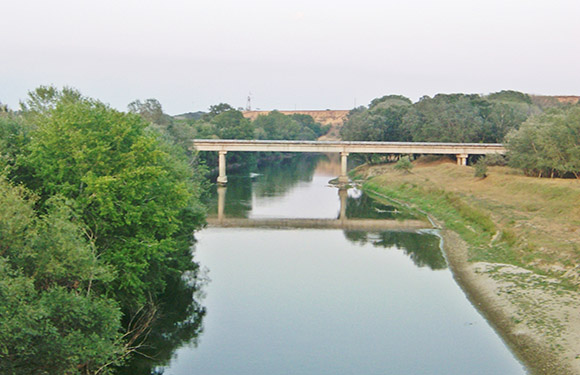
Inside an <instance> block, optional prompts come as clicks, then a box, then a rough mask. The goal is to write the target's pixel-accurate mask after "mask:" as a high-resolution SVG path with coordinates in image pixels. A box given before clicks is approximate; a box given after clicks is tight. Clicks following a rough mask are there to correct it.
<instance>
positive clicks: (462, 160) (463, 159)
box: [456, 154, 469, 166]
mask: <svg viewBox="0 0 580 375" xmlns="http://www.w3.org/2000/svg"><path fill="white" fill-rule="evenodd" d="M456 156H457V165H463V166H466V165H467V157H468V156H469V155H467V154H457V155H456Z"/></svg>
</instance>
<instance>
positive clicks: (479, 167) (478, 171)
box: [475, 159, 487, 178]
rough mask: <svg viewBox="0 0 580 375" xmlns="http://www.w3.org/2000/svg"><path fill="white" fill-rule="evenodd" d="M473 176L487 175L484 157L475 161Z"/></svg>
mask: <svg viewBox="0 0 580 375" xmlns="http://www.w3.org/2000/svg"><path fill="white" fill-rule="evenodd" d="M475 177H479V178H485V177H487V163H486V162H485V159H480V160H479V161H478V162H477V163H475Z"/></svg>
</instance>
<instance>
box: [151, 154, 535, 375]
mask: <svg viewBox="0 0 580 375" xmlns="http://www.w3.org/2000/svg"><path fill="white" fill-rule="evenodd" d="M338 174H339V166H338V164H337V163H333V162H330V161H328V160H325V159H321V160H317V159H312V158H305V159H301V160H299V161H296V160H295V159H292V160H289V161H286V162H284V163H280V164H277V165H275V166H271V167H270V168H265V169H263V170H262V171H261V174H260V175H257V176H253V178H249V177H243V176H241V177H236V176H232V175H230V176H228V178H229V184H228V187H227V189H226V190H225V191H222V199H223V198H225V206H224V208H223V209H222V210H223V212H222V215H225V216H226V217H236V218H248V219H264V218H281V217H284V218H324V219H337V218H338V217H339V216H340V215H341V197H340V194H339V193H338V189H336V188H334V187H330V186H328V181H329V180H330V179H331V178H334V177H336V176H337V175H338ZM216 195H217V194H216ZM346 197H347V199H344V198H343V199H342V204H343V205H344V203H345V201H346V207H342V208H343V210H342V212H343V214H344V213H346V216H347V217H348V218H356V217H359V218H367V219H368V218H371V219H380V218H393V217H397V216H399V217H403V218H404V217H406V216H405V215H408V214H406V213H405V212H403V210H402V209H401V208H400V207H393V206H390V205H384V204H380V203H377V202H374V201H372V200H370V199H369V198H368V197H366V196H364V195H362V194H361V193H360V192H359V191H357V190H354V189H351V190H349V191H348V192H347V195H346ZM223 203H224V202H222V204H223ZM217 212H218V204H217V203H216V205H215V207H214V214H215V215H217ZM196 237H197V238H198V243H197V246H196V258H197V261H198V262H200V264H201V266H202V267H203V268H204V270H205V273H206V275H207V277H208V278H209V281H208V282H207V284H206V285H205V287H204V289H203V291H204V293H205V297H204V298H203V300H202V301H201V304H202V305H203V306H205V308H206V315H205V316H204V318H203V329H202V332H201V333H200V334H199V335H198V336H197V338H196V339H195V340H192V343H190V344H186V345H183V346H182V347H180V348H178V349H177V350H176V351H175V352H174V354H173V359H172V360H171V361H170V362H169V364H168V365H167V366H165V367H158V368H157V369H156V370H157V371H159V372H163V373H164V374H167V375H170V374H175V375H178V374H179V375H185V374H204V375H211V374H252V375H257V374H317V375H320V374H333V375H337V374H524V373H525V371H524V369H523V367H522V365H521V364H520V363H519V362H518V361H517V360H516V359H515V358H514V357H513V355H512V354H511V353H510V351H509V350H508V349H507V348H506V346H505V345H504V343H503V342H502V340H501V339H500V338H499V337H498V335H497V334H496V333H495V332H494V331H493V330H492V329H491V328H490V326H489V325H488V323H487V322H486V321H485V319H483V318H482V317H481V316H480V315H479V313H478V312H477V311H476V310H475V309H474V308H473V306H472V305H471V304H470V302H469V301H468V300H467V299H466V297H465V296H464V294H463V292H462V291H461V289H460V288H459V287H458V286H457V285H456V284H455V282H454V280H453V277H452V275H451V273H450V271H449V269H448V268H447V265H446V262H445V259H444V258H443V256H442V254H441V252H440V239H439V237H438V236H437V235H436V233H435V232H433V231H429V230H427V231H418V232H393V231H391V232H364V231H343V230H321V229H266V228H245V229H241V228H215V227H214V228H207V229H204V230H202V231H201V232H199V233H198V234H197V235H196Z"/></svg>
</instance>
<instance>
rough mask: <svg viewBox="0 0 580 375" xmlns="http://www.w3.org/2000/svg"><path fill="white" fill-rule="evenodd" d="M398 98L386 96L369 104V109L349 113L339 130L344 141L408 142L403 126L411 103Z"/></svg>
mask: <svg viewBox="0 0 580 375" xmlns="http://www.w3.org/2000/svg"><path fill="white" fill-rule="evenodd" d="M405 99H406V98H404V97H400V96H394V95H390V96H386V97H382V98H380V99H375V100H373V101H372V102H371V106H370V108H369V109H368V110H367V109H364V108H358V109H356V110H353V111H351V112H350V113H349V116H348V119H347V121H346V122H345V124H344V126H343V127H342V128H341V130H340V135H341V137H342V139H343V140H345V141H410V140H411V134H410V133H409V132H408V129H407V128H406V127H405V126H404V124H403V119H404V117H405V115H406V114H407V112H408V110H409V108H410V105H411V102H410V100H409V99H406V100H405Z"/></svg>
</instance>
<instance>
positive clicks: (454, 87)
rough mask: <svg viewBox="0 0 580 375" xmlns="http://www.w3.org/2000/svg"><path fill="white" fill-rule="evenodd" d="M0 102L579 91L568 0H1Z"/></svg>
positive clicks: (579, 61) (572, 0)
mask: <svg viewBox="0 0 580 375" xmlns="http://www.w3.org/2000/svg"><path fill="white" fill-rule="evenodd" d="M0 18H1V21H0V35H1V37H2V43H1V47H0V51H1V52H0V102H3V103H6V104H8V105H9V106H10V107H11V108H17V107H18V101H19V100H20V99H23V98H25V96H26V93H27V92H28V91H29V90H32V89H34V88H35V87H37V86H39V85H49V84H53V85H57V86H59V87H60V86H63V85H67V86H72V87H75V88H77V89H79V90H80V91H81V92H82V93H83V94H85V95H87V96H90V97H94V98H97V99H99V100H101V101H103V102H105V103H109V104H110V105H111V106H113V107H115V108H118V109H121V110H126V109H127V104H128V103H130V102H131V101H133V100H135V99H142V100H143V99H147V98H156V99H158V100H159V101H160V102H161V103H162V104H163V107H164V109H165V111H166V112H167V113H169V114H178V113H182V112H189V111H198V110H207V108H208V107H209V106H210V105H212V104H217V103H220V102H227V103H230V104H231V105H233V106H234V107H245V106H246V98H247V96H248V94H249V93H250V92H251V93H252V102H251V104H252V107H253V108H254V109H256V108H261V109H294V108H297V109H327V108H329V109H350V108H352V107H353V106H354V104H355V102H356V104H357V105H366V104H368V103H369V102H370V100H371V99H373V98H375V97H379V96H383V95H386V94H393V93H395V94H402V95H405V96H407V97H409V98H411V99H412V100H413V101H415V100H417V99H418V98H419V97H421V96H423V95H429V96H432V95H434V94H436V93H440V92H442V93H452V92H465V93H489V92H494V91H500V90H503V89H513V90H519V91H524V92H528V93H535V94H547V95H564V94H568V95H580V69H579V67H580V0H550V1H547V0H477V1H475V0H474V1H472V0H406V1H405V0H397V1H394V0H358V1H353V0H349V1H343V0H308V1H307V0H292V1H284V2H282V1H266V0H246V1H240V0H204V1H200V0H188V1H186V0H163V1H161V0H139V1H136V0H91V1H88V0H50V1H46V0H0Z"/></svg>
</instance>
